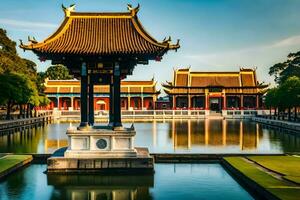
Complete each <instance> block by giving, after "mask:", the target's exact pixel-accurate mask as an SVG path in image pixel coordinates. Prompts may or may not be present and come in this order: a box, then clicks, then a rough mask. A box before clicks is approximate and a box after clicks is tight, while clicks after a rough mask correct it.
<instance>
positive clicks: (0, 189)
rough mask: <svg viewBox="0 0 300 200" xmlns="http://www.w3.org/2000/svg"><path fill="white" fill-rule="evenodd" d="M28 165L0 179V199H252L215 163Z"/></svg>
mask: <svg viewBox="0 0 300 200" xmlns="http://www.w3.org/2000/svg"><path fill="white" fill-rule="evenodd" d="M45 170H46V165H35V164H34V165H30V166H29V167H27V168H23V169H22V170H19V171H17V172H16V173H13V174H11V175H10V176H8V177H7V179H5V180H4V181H2V182H0V199H1V200H14V199H18V200H28V199H30V200H35V199H38V200H39V199H43V200H61V199H63V200H77V199H78V200H79V199H80V200H85V199H89V200H138V199H143V200H150V199H163V200H164V199H166V200H167V199H172V200H185V199H189V200H193V199H216V200H219V199H231V200H240V199H252V197H251V196H250V195H249V194H248V193H247V192H246V191H245V190H244V189H243V188H242V187H241V186H240V185H239V184H238V183H237V182H235V180H234V179H233V178H232V177H231V176H230V175H229V174H227V172H226V171H225V170H224V169H223V168H222V166H221V165H219V164H156V165H155V174H154V178H153V176H116V175H112V176H99V175H93V176H91V175H68V176H65V175H55V176H53V175H49V174H48V175H47V174H44V173H43V172H44V171H45Z"/></svg>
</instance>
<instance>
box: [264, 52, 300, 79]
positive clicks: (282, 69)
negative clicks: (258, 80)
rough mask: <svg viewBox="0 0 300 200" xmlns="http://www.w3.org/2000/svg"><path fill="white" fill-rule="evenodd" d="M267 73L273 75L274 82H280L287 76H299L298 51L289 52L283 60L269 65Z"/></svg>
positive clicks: (299, 58)
mask: <svg viewBox="0 0 300 200" xmlns="http://www.w3.org/2000/svg"><path fill="white" fill-rule="evenodd" d="M269 74H270V75H271V76H273V75H274V76H275V82H277V83H279V84H281V83H283V82H284V81H286V80H287V79H288V78H289V77H292V76H296V77H298V78H300V51H298V52H297V53H290V54H289V55H288V59H287V60H286V61H285V62H282V63H277V64H275V65H273V66H272V67H270V69H269Z"/></svg>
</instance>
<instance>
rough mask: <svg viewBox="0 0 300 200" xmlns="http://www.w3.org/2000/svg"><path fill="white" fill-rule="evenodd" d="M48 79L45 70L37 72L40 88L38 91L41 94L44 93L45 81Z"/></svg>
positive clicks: (37, 84) (38, 86)
mask: <svg viewBox="0 0 300 200" xmlns="http://www.w3.org/2000/svg"><path fill="white" fill-rule="evenodd" d="M45 79H46V73H45V72H38V73H37V77H36V87H37V90H38V93H39V94H40V95H44V91H45V85H44V82H45Z"/></svg>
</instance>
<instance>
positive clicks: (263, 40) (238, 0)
mask: <svg viewBox="0 0 300 200" xmlns="http://www.w3.org/2000/svg"><path fill="white" fill-rule="evenodd" d="M62 3H63V4H64V5H66V6H68V5H70V4H73V3H75V4H76V11H95V12H103V11H117V12H119V11H126V4H127V3H131V4H132V5H134V6H135V5H137V3H140V4H141V8H140V11H139V13H138V16H139V19H140V20H141V22H142V24H143V25H144V27H145V29H146V30H147V31H148V32H149V33H150V34H151V35H152V36H153V37H154V38H156V39H157V40H162V39H163V38H164V37H165V36H169V35H170V36H172V39H173V40H174V42H176V39H177V38H178V39H180V40H181V42H180V43H181V48H180V49H179V50H178V52H169V53H168V54H167V55H165V56H164V58H163V60H162V61H161V62H155V61H151V62H150V63H149V65H148V66H144V65H140V66H137V67H136V69H135V71H134V73H133V75H132V76H130V77H129V78H128V79H130V80H145V79H151V77H152V76H153V75H154V76H155V79H156V80H157V81H158V82H159V83H161V82H165V81H166V80H171V79H172V73H173V71H172V70H173V68H179V67H188V66H191V69H192V70H197V71H237V70H239V67H250V68H253V67H257V72H258V78H259V80H260V81H265V82H267V83H272V81H273V78H272V77H269V75H268V68H269V67H270V66H272V65H273V64H275V63H277V62H280V61H284V60H285V59H286V56H287V54H288V53H289V52H295V51H299V50H300V12H299V9H300V1H299V0H185V1H184V0H151V1H149V0H139V1H132V0H127V1H123V0H89V1H86V0H43V1H41V0H22V1H20V0H9V1H6V0H0V5H1V6H0V27H1V28H4V29H6V30H7V31H8V35H9V36H10V37H11V38H12V39H13V40H15V41H18V40H19V39H23V41H27V36H28V35H30V36H35V38H36V39H37V40H38V41H41V40H43V39H45V38H46V37H47V36H49V35H50V34H52V33H53V32H54V31H55V30H56V28H57V27H58V26H59V25H60V23H61V22H62V20H63V18H64V13H63V11H62V9H61V4H62ZM18 52H19V54H20V55H21V56H22V57H26V58H28V59H31V60H34V61H35V62H36V63H37V64H38V70H39V71H44V70H45V69H46V68H47V66H49V65H50V62H45V63H40V62H39V61H38V59H37V57H36V56H35V55H34V54H33V53H31V52H27V51H26V52H23V51H22V50H20V49H18Z"/></svg>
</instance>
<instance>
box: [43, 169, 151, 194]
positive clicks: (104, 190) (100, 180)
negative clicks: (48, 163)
mask: <svg viewBox="0 0 300 200" xmlns="http://www.w3.org/2000/svg"><path fill="white" fill-rule="evenodd" d="M47 179H48V180H47V181H48V185H51V186H53V187H54V191H53V193H52V197H51V199H66V200H136V199H152V198H151V194H150V192H149V188H150V187H153V185H154V176H153V175H140V176H129V175H126V176H116V175H111V176H107V175H105V176H104V175H54V174H48V175H47Z"/></svg>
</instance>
